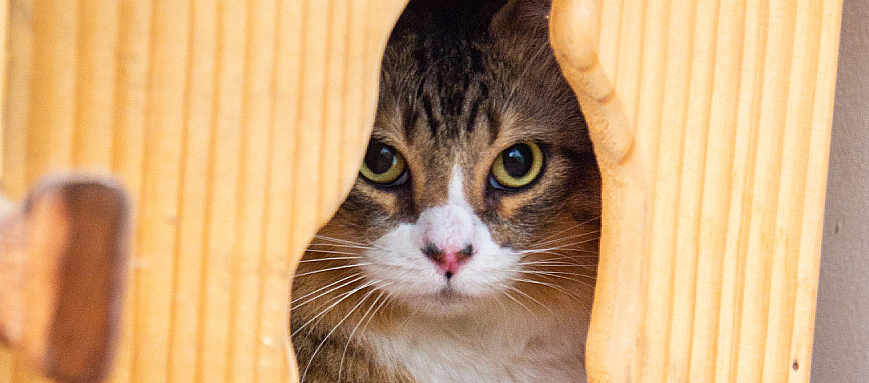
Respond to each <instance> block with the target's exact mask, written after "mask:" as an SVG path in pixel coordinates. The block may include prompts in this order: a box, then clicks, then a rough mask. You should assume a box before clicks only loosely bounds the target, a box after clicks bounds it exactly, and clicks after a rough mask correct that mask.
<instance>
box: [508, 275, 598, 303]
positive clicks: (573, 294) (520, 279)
mask: <svg viewBox="0 0 869 383" xmlns="http://www.w3.org/2000/svg"><path fill="white" fill-rule="evenodd" d="M511 280H513V281H515V282H524V283H532V284H536V285H541V286H546V287H549V288H552V289H555V290H558V291H561V292H562V293H564V294H567V295H568V296H570V297H573V298H575V299H577V300H582V297H580V296H579V295H576V294H575V293H573V292H572V291H570V290H567V289H565V288H563V287H561V286H558V285H553V284H551V283H547V282H542V281H535V280H533V279H523V278H511Z"/></svg>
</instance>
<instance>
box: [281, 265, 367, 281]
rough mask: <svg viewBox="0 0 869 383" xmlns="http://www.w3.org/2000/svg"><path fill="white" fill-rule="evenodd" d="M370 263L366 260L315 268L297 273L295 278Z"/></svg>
mask: <svg viewBox="0 0 869 383" xmlns="http://www.w3.org/2000/svg"><path fill="white" fill-rule="evenodd" d="M370 264H371V262H366V263H356V264H352V265H341V266H335V267H329V268H326V269H320V270H313V271H306V272H304V273H301V274H296V276H295V278H298V277H304V276H305V275H311V274H317V273H324V272H327V271H334V270H340V269H346V268H349V267H356V266H368V265H370Z"/></svg>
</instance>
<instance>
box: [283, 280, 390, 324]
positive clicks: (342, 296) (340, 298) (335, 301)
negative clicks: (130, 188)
mask: <svg viewBox="0 0 869 383" xmlns="http://www.w3.org/2000/svg"><path fill="white" fill-rule="evenodd" d="M373 284H374V281H370V282H367V283H365V284H363V285H361V286H359V287H357V288H355V289H353V290H350V291H348V292H345V293H342V294H339V295H338V296H337V297H335V298H333V301H334V302H333V303H332V304H331V305H329V307H326V308H325V309H323V310H321V311H320V313H318V314H317V315H315V316H314V317H313V318H311V319H309V320H308V321H307V322H305V323H304V324H303V325H302V326H301V327H299V328H297V329H296V330H295V331H293V333H292V334H290V336H291V337H292V336H296V334H298V333H299V331H302V329H303V328H305V327H307V326H308V325H309V324H311V322H313V321H314V320H316V319H317V318H319V317H321V316H323V314H325V313H326V312H328V311H329V310H331V309H332V308H333V307H335V306H337V305H338V304H339V303H341V302H342V301H343V300H345V299H347V298H348V297H350V296H351V295H353V294H355V293H357V292H359V291H361V290H362V289H364V288H366V287H369V286H371V285H373ZM336 299H337V300H336ZM330 302H332V301H330ZM327 304H328V302H327Z"/></svg>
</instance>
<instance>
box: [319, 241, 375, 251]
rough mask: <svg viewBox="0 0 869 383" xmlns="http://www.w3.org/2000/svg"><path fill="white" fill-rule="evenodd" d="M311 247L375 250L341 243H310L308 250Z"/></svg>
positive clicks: (372, 247)
mask: <svg viewBox="0 0 869 383" xmlns="http://www.w3.org/2000/svg"><path fill="white" fill-rule="evenodd" d="M311 246H327V247H339V248H346V249H363V250H371V249H376V247H374V246H362V245H345V244H341V243H323V242H311V244H310V245H308V249H309V250H310V249H311Z"/></svg>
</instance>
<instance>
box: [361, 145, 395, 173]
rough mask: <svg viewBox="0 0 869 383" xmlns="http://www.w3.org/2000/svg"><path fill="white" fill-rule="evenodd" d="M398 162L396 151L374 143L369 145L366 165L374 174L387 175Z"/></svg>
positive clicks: (366, 153)
mask: <svg viewBox="0 0 869 383" xmlns="http://www.w3.org/2000/svg"><path fill="white" fill-rule="evenodd" d="M396 161H397V159H396V158H395V149H393V148H392V147H390V146H388V145H384V144H381V143H372V144H369V145H368V151H367V152H365V165H366V166H368V169H370V170H371V172H372V173H374V174H383V173H386V171H388V170H389V169H390V168H392V166H393V165H395V162H396Z"/></svg>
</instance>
